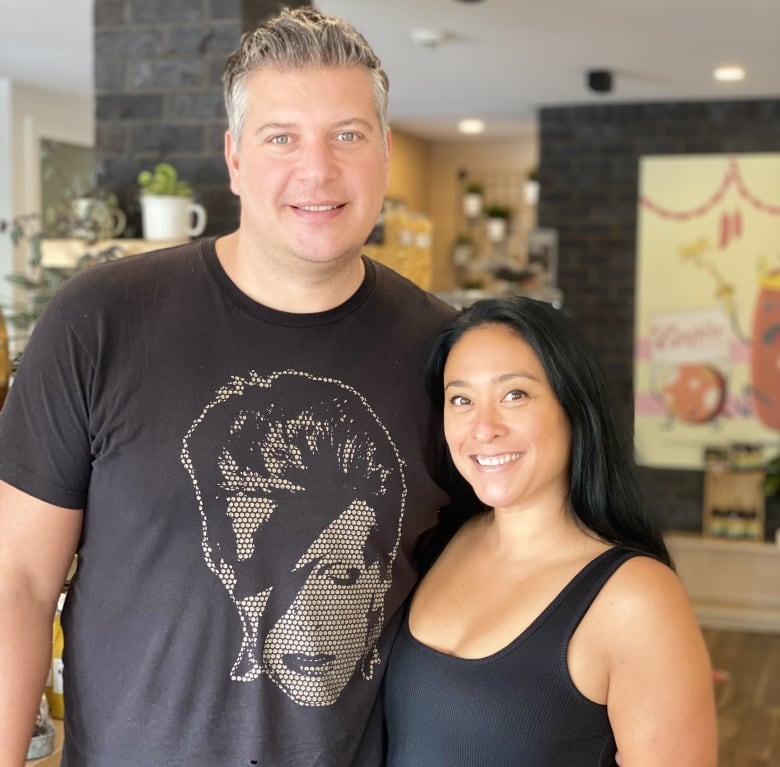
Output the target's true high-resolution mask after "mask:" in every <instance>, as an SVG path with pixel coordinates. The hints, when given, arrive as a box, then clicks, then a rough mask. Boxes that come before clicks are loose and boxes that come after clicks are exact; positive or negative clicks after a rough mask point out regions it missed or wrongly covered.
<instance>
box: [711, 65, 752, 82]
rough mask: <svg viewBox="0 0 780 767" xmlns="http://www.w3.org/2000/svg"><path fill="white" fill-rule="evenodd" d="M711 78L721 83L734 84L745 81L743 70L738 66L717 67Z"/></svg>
mask: <svg viewBox="0 0 780 767" xmlns="http://www.w3.org/2000/svg"><path fill="white" fill-rule="evenodd" d="M712 76H713V77H714V78H715V79H716V80H718V81H719V82H722V83H736V82H739V81H740V80H744V79H745V70H744V69H743V68H742V67H740V66H737V65H734V64H728V65H726V66H722V67H717V68H716V69H715V71H714V72H713V73H712Z"/></svg>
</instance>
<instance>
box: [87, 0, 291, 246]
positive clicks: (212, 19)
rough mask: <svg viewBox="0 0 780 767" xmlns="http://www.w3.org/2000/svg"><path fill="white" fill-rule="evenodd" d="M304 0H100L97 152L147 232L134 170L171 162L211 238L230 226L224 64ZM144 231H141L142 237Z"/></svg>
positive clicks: (234, 214)
mask: <svg viewBox="0 0 780 767" xmlns="http://www.w3.org/2000/svg"><path fill="white" fill-rule="evenodd" d="M304 4H305V3H302V2H295V1H294V0H293V1H292V2H290V1H289V0H287V1H286V2H278V1H271V0H166V2H159V0H95V10H94V13H95V92H96V107H95V108H96V138H95V143H96V154H97V161H98V165H99V173H100V175H99V182H100V185H101V186H102V187H104V188H109V189H114V190H116V191H117V192H118V193H119V195H120V198H121V204H122V208H123V209H124V210H126V211H127V213H128V226H129V227H132V228H134V229H135V232H136V234H138V233H139V232H140V216H139V212H138V201H137V185H136V176H137V174H138V171H139V170H141V169H143V168H146V167H150V166H152V165H153V164H154V163H156V162H159V161H160V160H167V161H169V162H171V163H173V164H174V165H175V166H176V168H177V169H178V170H179V172H180V175H181V176H182V177H183V178H185V179H186V180H187V181H189V182H190V183H191V184H192V186H193V188H194V190H195V192H196V199H197V201H198V202H201V203H203V204H204V205H205V206H206V209H207V210H208V213H209V223H208V227H207V229H206V232H205V234H218V233H221V232H227V231H231V230H232V229H234V228H235V226H236V224H237V222H238V202H237V200H236V199H235V198H234V196H233V195H232V194H231V193H230V192H229V188H228V175H227V169H226V166H225V160H224V154H223V147H224V139H223V136H224V132H225V128H226V127H227V120H226V118H225V116H224V115H225V109H224V106H223V99H222V83H221V77H222V70H223V68H224V65H225V61H226V59H227V57H228V55H229V54H230V52H232V51H233V50H235V48H236V47H237V46H238V43H239V39H240V37H241V33H242V31H243V30H244V29H245V28H250V27H254V26H255V25H256V23H257V22H258V20H262V19H263V18H267V17H268V16H270V15H272V14H274V13H276V12H277V11H278V10H279V8H280V7H282V6H288V7H296V6H300V5H304ZM139 236H140V235H139Z"/></svg>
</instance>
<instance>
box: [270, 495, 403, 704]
mask: <svg viewBox="0 0 780 767" xmlns="http://www.w3.org/2000/svg"><path fill="white" fill-rule="evenodd" d="M375 519H376V516H375V513H374V511H373V509H371V507H370V506H368V505H367V504H366V503H365V502H363V501H355V502H354V503H352V504H351V505H350V506H349V508H348V509H346V510H345V511H344V512H343V513H342V514H341V515H339V516H338V517H337V518H336V519H335V520H334V521H333V522H332V523H331V524H330V525H329V526H328V527H327V528H326V529H325V530H323V532H322V533H321V534H320V536H319V537H318V538H317V540H315V541H314V543H313V544H312V545H311V546H310V547H309V549H308V550H307V552H306V553H305V554H304V555H303V556H302V557H301V559H300V561H299V562H298V563H297V565H296V570H297V569H302V568H307V569H309V570H310V572H309V575H308V577H307V578H306V581H305V582H304V584H303V587H302V588H301V590H300V591H299V592H298V594H297V596H296V597H295V599H294V600H293V602H292V604H291V605H290V606H289V607H288V608H287V610H286V612H285V613H284V615H282V617H281V618H280V619H279V620H278V621H277V622H276V624H275V625H274V626H273V627H272V628H271V630H270V631H269V632H268V635H267V636H266V638H265V645H264V647H263V663H262V665H263V670H264V671H265V672H266V673H267V674H268V675H269V676H270V677H271V678H272V679H273V680H274V681H275V682H276V683H277V684H278V685H279V686H280V687H281V688H282V689H283V690H284V691H285V692H286V693H287V694H288V695H289V696H290V697H291V698H292V699H293V700H294V701H296V702H297V703H301V704H303V705H308V706H328V705H330V704H331V703H334V702H335V701H336V699H337V698H338V696H339V695H340V693H341V691H342V690H343V689H344V686H345V685H346V684H347V682H348V681H349V679H350V677H351V676H352V674H354V673H355V669H356V667H357V666H358V664H359V663H361V662H362V661H363V660H364V659H365V658H366V655H367V652H370V648H371V647H372V645H373V643H374V642H375V641H376V639H377V638H378V633H379V627H380V625H381V612H382V603H383V601H384V593H385V591H386V589H387V587H388V586H389V581H388V580H387V578H386V576H385V577H384V578H383V577H382V575H381V571H380V566H379V563H378V562H373V563H371V564H370V565H366V562H365V552H366V546H367V541H368V536H369V533H370V530H371V528H372V527H373V525H374V523H375ZM369 662H370V661H369Z"/></svg>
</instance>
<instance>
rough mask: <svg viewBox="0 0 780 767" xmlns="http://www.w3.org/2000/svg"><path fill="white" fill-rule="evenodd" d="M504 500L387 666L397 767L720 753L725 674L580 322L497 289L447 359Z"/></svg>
mask: <svg viewBox="0 0 780 767" xmlns="http://www.w3.org/2000/svg"><path fill="white" fill-rule="evenodd" d="M428 382H429V386H430V388H431V393H432V395H433V396H434V398H435V400H436V402H437V403H438V404H439V405H440V406H441V407H442V408H443V411H444V429H445V436H446V438H447V444H448V446H449V450H450V454H451V457H452V461H453V463H454V465H455V468H456V469H457V470H458V472H459V473H460V474H461V475H462V476H463V478H464V479H465V480H466V481H467V482H468V483H469V484H470V485H471V487H472V488H473V489H474V491H475V493H476V494H477V496H478V497H479V499H480V500H481V501H482V502H483V503H484V504H485V505H486V506H487V507H488V509H487V510H486V511H485V512H484V513H482V514H479V515H477V516H475V517H473V518H472V519H470V520H468V521H467V522H466V523H465V524H464V525H463V526H462V527H460V529H459V530H458V531H457V532H456V533H455V535H454V536H453V537H452V539H451V540H450V541H449V543H448V544H447V545H446V547H445V548H444V550H443V552H442V553H441V555H440V556H439V558H438V559H437V560H436V562H435V563H434V565H433V566H432V567H431V569H430V570H429V571H428V573H427V574H426V575H425V577H424V579H423V580H422V581H421V583H420V585H419V587H418V589H417V591H416V593H415V595H414V597H413V600H412V602H411V605H410V608H409V611H408V616H407V619H406V620H405V621H404V625H403V627H402V629H401V632H400V634H399V637H398V640H397V641H396V644H395V647H394V650H393V654H392V655H391V658H390V661H389V664H388V669H387V673H386V682H385V707H386V712H387V728H388V739H389V755H388V766H389V767H412V765H414V766H415V767H417V766H419V765H425V767H438V765H441V766H442V767H444V766H445V765H446V767H456V766H459V765H463V766H465V765H469V766H471V765H486V766H487V765H490V767H499V766H500V765H515V766H516V765H522V767H579V766H580V765H582V767H597V766H601V765H610V766H611V765H614V764H616V752H617V750H618V749H619V751H620V763H621V764H622V765H623V767H658V766H659V765H664V767H674V766H675V765H680V767H682V766H683V765H685V766H686V767H714V765H715V764H716V762H717V734H716V717H715V706H714V700H713V691H712V671H711V667H710V663H709V659H708V655H707V650H706V646H705V644H704V642H703V639H702V636H701V633H700V631H699V628H698V625H697V623H696V619H695V617H694V615H693V612H692V610H691V607H690V604H689V602H688V599H687V596H686V594H685V591H684V589H683V587H682V586H681V584H680V582H679V580H678V579H677V577H676V576H675V574H674V572H673V570H672V568H671V563H670V559H669V554H668V552H667V550H666V547H665V546H664V543H663V539H662V537H661V535H660V533H659V531H658V529H657V528H656V526H655V524H654V522H653V520H652V519H651V518H650V517H649V516H647V515H646V514H645V513H644V512H643V511H642V508H641V505H640V497H639V492H638V486H637V480H636V475H635V468H634V464H633V459H632V451H631V448H630V446H629V444H628V442H627V441H626V440H625V439H621V437H620V434H619V431H618V428H617V426H616V422H615V418H614V414H613V411H612V409H611V408H610V407H609V405H608V404H607V403H606V402H605V396H606V391H607V384H606V381H605V378H604V375H603V372H602V371H601V368H600V367H599V366H598V364H597V363H596V361H595V360H594V358H593V356H592V355H591V353H590V352H589V351H588V350H587V349H586V347H585V346H584V344H583V343H582V341H581V340H580V339H579V338H578V336H577V334H576V332H575V331H574V328H573V326H572V324H571V323H570V322H569V321H567V320H566V318H565V317H564V316H562V314H561V313H560V312H558V311H557V310H555V309H554V308H552V307H551V306H549V305H547V304H545V303H543V302H540V301H535V300H532V299H528V298H519V297H513V298H503V299H488V300H485V301H480V302H478V303H476V304H474V305H473V306H471V307H470V308H468V309H466V310H465V311H464V312H462V313H461V314H460V315H459V317H458V318H457V319H456V320H455V322H454V324H453V325H452V326H451V327H450V328H449V329H447V330H446V331H444V333H443V334H442V335H441V336H440V338H439V339H438V341H437V344H436V346H435V348H434V351H433V354H432V357H431V360H430V363H429V369H428Z"/></svg>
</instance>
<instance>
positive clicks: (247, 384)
mask: <svg viewBox="0 0 780 767" xmlns="http://www.w3.org/2000/svg"><path fill="white" fill-rule="evenodd" d="M225 91H226V104H227V111H228V118H229V130H228V132H227V134H226V137H225V156H226V160H227V163H228V167H229V170H230V183H231V189H232V191H233V192H234V193H235V194H237V195H239V196H240V198H241V220H240V225H239V228H238V230H237V231H236V232H235V233H233V234H230V235H228V236H226V237H221V238H219V239H217V240H203V241H199V242H196V243H192V244H189V245H186V246H182V247H179V248H172V249H168V250H164V251H159V252H156V253H152V254H146V255H141V256H134V257H132V258H128V259H124V260H121V261H119V262H115V263H112V264H106V265H101V266H98V267H95V268H93V269H90V270H88V271H86V272H84V273H83V274H81V275H79V276H78V277H76V278H73V279H72V280H71V281H69V282H68V283H67V284H66V285H65V286H64V288H63V289H62V290H61V291H60V293H59V294H58V296H57V297H56V298H55V299H53V300H52V301H51V302H50V304H49V306H48V307H47V310H46V312H45V313H44V315H43V316H42V318H41V319H40V321H39V323H38V326H37V328H36V331H35V333H34V336H33V338H32V339H31V341H30V344H29V346H28V348H27V350H26V351H25V355H24V359H23V361H22V365H21V368H20V370H19V374H18V376H17V379H16V381H15V383H14V385H13V387H12V390H11V393H10V395H9V398H8V401H7V403H6V406H5V408H4V410H3V412H2V416H1V417H0V480H2V483H0V611H2V615H3V620H2V621H0V710H2V712H3V714H2V716H0V743H2V747H1V748H0V766H1V767H8V765H13V767H19V766H20V765H21V764H23V761H24V754H25V752H26V749H27V744H28V742H29V736H30V733H31V731H32V726H33V721H34V716H35V712H36V710H37V707H38V701H39V698H40V692H41V690H42V688H43V684H44V680H45V676H46V669H47V665H48V658H49V655H50V649H51V648H50V643H51V619H52V614H53V611H54V606H55V603H56V598H57V595H58V593H59V591H60V588H61V586H62V582H63V579H64V577H65V574H66V571H67V569H68V566H69V565H70V563H71V560H72V557H73V554H74V552H76V551H77V552H78V554H79V564H78V569H77V573H76V575H75V578H74V580H73V583H72V585H71V589H70V591H69V595H68V598H67V601H66V603H65V609H64V614H63V623H64V630H65V658H64V662H65V677H64V686H65V708H66V715H65V716H66V718H65V727H66V744H65V754H64V760H63V767H106V765H111V767H159V766H160V765H166V767H173V766H174V765H187V767H219V766H221V765H229V766H230V767H235V766H236V765H251V764H262V765H280V766H281V765H284V766H285V767H295V766H296V765H334V766H335V765H338V767H344V766H345V765H352V764H354V765H377V764H381V760H382V724H381V711H380V709H379V707H378V703H377V700H378V697H377V694H378V688H379V685H380V682H381V678H382V674H383V672H384V665H385V661H386V658H387V652H388V648H389V645H390V643H391V642H392V639H393V637H394V635H395V631H396V627H397V624H398V619H399V606H400V605H401V603H402V601H403V599H404V598H405V597H406V595H407V594H408V593H409V591H410V589H411V587H412V585H413V583H414V580H415V569H414V567H413V564H412V561H411V558H412V552H413V548H414V545H415V542H416V541H417V539H418V538H419V536H420V534H421V533H422V532H424V531H425V530H426V529H429V528H430V527H431V526H432V525H433V524H434V523H435V521H436V518H437V510H438V509H439V508H440V507H442V506H443V505H445V504H446V503H447V502H448V496H447V493H446V492H445V490H444V489H443V487H442V486H441V484H440V482H439V481H438V479H437V474H438V469H439V465H440V464H441V463H442V461H441V458H442V455H443V448H442V445H441V439H440V436H439V434H440V427H439V424H438V423H437V422H436V420H435V417H434V416H433V415H432V413H431V411H430V409H429V404H428V399H427V396H426V394H425V391H424V388H423V382H422V378H423V376H422V370H423V367H424V361H425V359H426V357H427V353H428V348H429V344H430V341H431V339H432V337H433V335H434V334H435V333H436V332H437V331H438V329H439V328H440V327H441V326H442V325H443V324H444V323H445V322H446V321H448V320H449V319H450V317H451V315H452V310H451V309H450V308H449V307H447V306H445V305H444V304H442V303H441V302H439V301H437V300H436V299H434V298H432V297H431V296H429V295H428V294H426V293H424V292H423V291H421V290H419V289H417V288H416V287H414V286H413V285H411V284H410V283H409V282H408V281H406V280H404V279H402V278H401V277H399V276H398V275H396V274H395V273H393V272H392V271H390V270H388V269H386V268H384V267H382V266H380V265H378V264H376V263H374V262H372V261H370V260H368V259H366V258H363V257H362V256H361V249H362V245H363V243H364V242H365V240H366V238H367V237H368V235H369V233H370V231H371V229H372V227H373V226H374V224H375V222H376V220H377V218H378V216H379V213H380V209H381V205H382V200H383V195H384V191H385V189H386V186H387V174H388V152H389V149H390V132H389V130H388V125H387V78H386V76H385V74H384V72H383V71H382V69H381V66H380V63H379V61H378V59H377V58H376V56H375V55H374V53H373V52H372V51H371V49H370V47H369V46H368V45H367V43H366V42H365V40H364V39H363V38H362V37H361V36H360V35H359V34H358V33H357V32H356V31H355V30H354V29H352V28H351V27H350V26H349V25H347V24H345V23H344V22H342V21H340V20H338V19H334V18H331V17H326V16H323V15H321V14H319V13H318V12H316V11H314V10H311V9H306V10H304V9H300V10H297V11H292V12H284V13H282V14H281V15H280V16H279V17H277V18H275V19H272V20H270V21H269V22H267V23H266V24H264V25H263V26H262V27H260V28H259V29H258V30H256V31H255V32H254V33H251V34H248V35H245V36H244V38H243V39H242V43H241V47H240V49H239V50H238V51H236V53H235V54H233V56H231V58H230V59H229V61H228V64H227V68H226V72H225Z"/></svg>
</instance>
